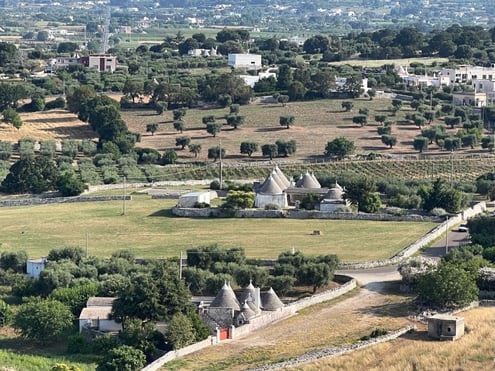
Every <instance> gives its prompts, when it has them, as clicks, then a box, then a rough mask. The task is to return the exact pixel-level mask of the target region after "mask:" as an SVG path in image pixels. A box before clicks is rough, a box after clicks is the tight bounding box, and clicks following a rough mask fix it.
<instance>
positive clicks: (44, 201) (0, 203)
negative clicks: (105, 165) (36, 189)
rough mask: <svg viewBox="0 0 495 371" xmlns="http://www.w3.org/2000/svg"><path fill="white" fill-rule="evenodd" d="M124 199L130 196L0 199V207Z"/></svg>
mask: <svg viewBox="0 0 495 371" xmlns="http://www.w3.org/2000/svg"><path fill="white" fill-rule="evenodd" d="M124 199H125V200H128V201H131V200H132V196H89V197H50V198H26V199H17V200H15V199H14V200H5V201H0V207H10V206H28V205H45V204H63V203H72V202H99V201H122V200H124Z"/></svg>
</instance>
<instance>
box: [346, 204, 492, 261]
mask: <svg viewBox="0 0 495 371" xmlns="http://www.w3.org/2000/svg"><path fill="white" fill-rule="evenodd" d="M485 211H486V203H485V202H480V203H477V204H476V205H474V206H472V207H470V208H468V209H466V210H464V211H462V212H460V213H459V214H457V215H455V216H453V217H451V218H449V219H447V220H446V221H444V222H443V223H441V224H439V225H438V226H436V227H435V228H433V229H432V230H431V231H430V232H428V233H427V234H425V235H424V236H422V237H421V238H419V239H418V240H417V241H415V242H413V243H412V244H410V245H409V246H407V247H406V248H404V249H403V250H401V251H399V252H398V253H397V254H395V255H394V256H393V257H392V258H390V259H384V260H375V261H369V262H356V263H340V264H339V266H338V269H369V268H377V267H384V266H387V265H394V264H398V263H399V262H400V261H402V260H404V259H406V258H409V257H411V256H413V255H414V254H416V253H417V252H418V251H419V250H420V249H421V248H423V247H425V246H427V245H428V244H430V243H431V242H433V241H434V240H436V239H437V238H439V237H440V236H442V235H443V234H444V233H445V232H446V231H447V230H448V229H451V228H453V227H454V226H455V225H457V224H459V223H461V222H462V221H463V220H466V219H469V218H472V217H473V216H476V215H478V214H480V213H483V212H485Z"/></svg>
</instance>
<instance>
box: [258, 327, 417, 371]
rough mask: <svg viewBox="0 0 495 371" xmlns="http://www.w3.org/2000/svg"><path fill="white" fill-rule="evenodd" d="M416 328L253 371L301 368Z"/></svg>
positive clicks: (402, 329) (304, 355) (307, 354)
mask: <svg viewBox="0 0 495 371" xmlns="http://www.w3.org/2000/svg"><path fill="white" fill-rule="evenodd" d="M414 329H415V326H407V327H403V328H401V329H399V330H396V331H392V332H390V333H388V334H386V335H383V336H379V337H376V338H373V339H370V340H365V341H359V342H357V343H354V344H350V345H343V346H340V347H330V348H325V349H321V350H317V351H314V352H308V353H305V354H303V355H302V356H299V357H297V358H293V359H290V360H288V361H283V362H279V363H274V364H271V365H266V366H261V367H257V368H254V369H251V370H253V371H254V370H256V371H268V370H281V369H286V368H291V367H295V366H300V365H302V364H305V363H309V362H314V361H317V360H319V359H324V358H330V357H335V356H340V355H343V354H347V353H351V352H354V351H356V350H359V349H363V348H367V347H369V346H372V345H375V344H379V343H384V342H386V341H390V340H393V339H397V338H398V337H399V336H402V335H404V334H405V333H407V332H408V331H411V330H414Z"/></svg>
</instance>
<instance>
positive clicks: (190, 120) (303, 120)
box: [122, 100, 420, 160]
mask: <svg viewBox="0 0 495 371" xmlns="http://www.w3.org/2000/svg"><path fill="white" fill-rule="evenodd" d="M341 102H342V101H341V100H320V101H310V102H297V103H289V104H287V105H286V106H285V107H283V106H282V105H280V104H251V105H248V106H242V107H241V109H240V114H241V115H242V116H245V123H244V125H242V126H241V127H240V128H239V129H237V130H234V129H232V128H231V127H229V126H224V127H223V129H222V131H221V133H219V134H218V135H217V136H216V137H215V138H214V137H212V136H211V135H210V134H208V133H207V132H206V130H205V125H204V124H203V123H202V122H201V119H202V117H204V116H208V115H214V116H215V117H223V116H225V115H226V114H228V109H208V110H189V111H188V113H187V114H186V116H185V118H184V122H185V126H186V130H185V131H184V132H183V133H182V134H180V133H179V132H177V131H176V130H175V129H174V128H173V121H172V112H165V114H164V115H162V116H158V115H156V114H155V113H154V112H152V111H148V112H146V111H132V110H131V111H124V112H123V113H122V116H123V117H124V119H125V121H126V122H127V124H128V126H129V128H130V129H131V130H133V131H139V132H141V133H144V134H143V136H142V142H141V143H140V146H143V147H151V148H156V149H158V150H160V151H163V150H166V149H176V150H177V149H178V148H177V147H176V146H175V138H176V137H178V136H189V137H190V138H191V139H192V142H193V143H199V144H201V146H202V152H201V154H200V155H199V157H200V159H203V160H204V159H206V155H207V150H208V148H210V147H214V146H217V145H219V143H220V142H221V145H222V147H223V148H225V150H226V159H227V160H228V159H233V160H239V159H246V158H247V156H245V155H242V156H241V155H240V153H239V147H240V143H241V142H243V141H246V140H249V141H254V142H258V143H259V144H260V145H263V144H268V143H275V141H277V140H279V139H282V140H292V139H294V140H295V141H296V142H297V152H296V156H295V157H297V158H311V157H313V156H320V155H322V154H323V152H324V150H325V145H326V144H327V142H329V141H331V140H333V139H335V138H337V137H339V136H345V137H347V138H349V139H350V140H353V141H354V143H355V145H356V147H357V152H358V153H369V152H372V151H373V152H383V153H415V151H414V149H413V148H412V141H413V138H414V136H416V135H418V134H419V133H420V130H419V129H418V128H417V127H415V126H414V125H403V124H399V125H395V126H394V128H393V133H394V134H395V135H397V137H398V139H399V141H398V144H397V146H396V147H394V148H393V149H388V148H387V146H385V145H384V144H383V143H382V142H381V137H380V136H379V135H378V134H377V127H378V123H376V122H374V117H375V115H376V114H387V113H388V107H389V106H390V100H373V101H369V100H356V101H355V102H354V106H355V107H354V109H353V111H352V112H344V111H343V110H342V108H341ZM360 108H367V109H368V110H369V112H370V113H369V125H367V126H364V127H360V126H359V125H356V124H354V123H353V122H352V117H353V116H355V115H358V110H359V109H360ZM283 115H293V116H294V117H295V124H294V126H293V127H291V128H290V129H286V128H285V127H283V126H280V124H279V118H280V116H283ZM390 119H391V120H394V119H401V115H400V113H399V115H398V116H397V117H396V118H394V117H390ZM217 121H218V122H225V120H221V119H219V120H217ZM148 123H159V124H160V127H159V130H158V132H156V133H155V134H154V135H151V134H150V133H146V124H148ZM178 154H179V157H180V158H181V159H183V160H186V159H193V157H194V156H193V155H192V154H191V153H189V152H188V151H187V149H186V150H184V151H178ZM259 158H261V151H260V152H256V153H254V154H253V159H259Z"/></svg>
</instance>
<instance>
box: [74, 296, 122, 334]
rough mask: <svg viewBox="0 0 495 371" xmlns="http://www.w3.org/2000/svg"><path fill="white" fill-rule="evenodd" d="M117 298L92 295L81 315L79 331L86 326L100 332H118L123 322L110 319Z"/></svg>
mask: <svg viewBox="0 0 495 371" xmlns="http://www.w3.org/2000/svg"><path fill="white" fill-rule="evenodd" d="M114 300H115V298H109V297H91V298H89V299H88V301H87V302H86V308H83V309H82V311H81V314H80V315H79V332H82V331H83V330H84V329H85V328H87V329H90V330H95V331H100V332H118V331H120V330H122V324H121V323H117V322H115V320H113V319H110V315H111V313H112V304H113V302H114Z"/></svg>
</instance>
